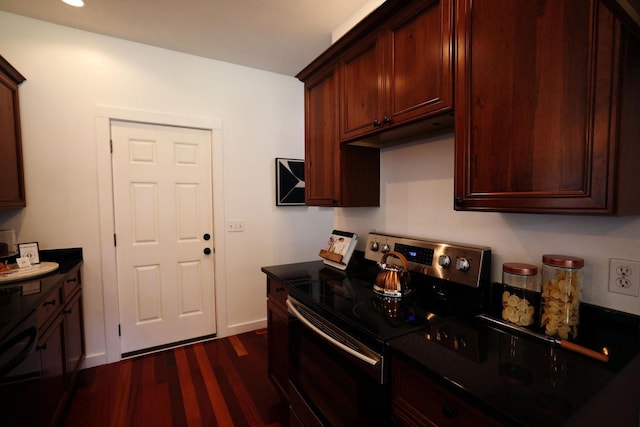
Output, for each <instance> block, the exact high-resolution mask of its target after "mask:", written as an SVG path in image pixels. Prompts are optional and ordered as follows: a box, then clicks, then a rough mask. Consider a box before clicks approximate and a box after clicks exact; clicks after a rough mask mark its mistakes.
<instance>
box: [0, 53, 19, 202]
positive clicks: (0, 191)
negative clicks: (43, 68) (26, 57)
mask: <svg viewBox="0 0 640 427" xmlns="http://www.w3.org/2000/svg"><path fill="white" fill-rule="evenodd" d="M22 81H24V77H22V76H21V75H20V74H19V73H18V72H17V71H16V70H15V69H13V67H11V65H9V64H8V63H7V62H6V61H5V60H4V59H3V58H2V57H1V56H0V153H2V155H0V182H1V183H2V185H0V208H22V207H25V194H24V176H23V170H22V142H21V136H20V108H19V104H18V84H19V83H21V82H22Z"/></svg>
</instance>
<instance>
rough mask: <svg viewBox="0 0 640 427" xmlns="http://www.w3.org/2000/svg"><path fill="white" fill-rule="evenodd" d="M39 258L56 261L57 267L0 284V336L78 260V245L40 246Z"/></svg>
mask: <svg viewBox="0 0 640 427" xmlns="http://www.w3.org/2000/svg"><path fill="white" fill-rule="evenodd" d="M40 261H50V262H57V263H58V264H59V267H58V269H57V270H55V271H53V272H51V273H48V274H46V275H43V276H38V277H33V278H29V279H25V280H20V281H16V282H9V283H3V284H0V339H2V338H3V337H4V336H5V335H6V334H8V333H9V332H10V331H11V330H12V329H13V328H14V327H15V326H16V325H17V324H18V323H19V322H20V321H21V320H22V319H24V318H25V317H26V316H27V315H28V314H29V313H31V311H33V310H35V309H36V307H38V306H39V305H40V304H41V303H42V301H44V300H45V299H46V298H47V297H48V296H49V295H51V292H54V291H55V290H56V289H57V288H59V287H61V286H62V284H63V282H64V279H65V278H66V277H67V274H68V273H69V272H70V271H71V270H73V269H74V268H75V267H77V266H79V265H80V264H81V263H82V249H81V248H69V249H51V250H41V251H40ZM9 262H10V263H11V262H12V260H9Z"/></svg>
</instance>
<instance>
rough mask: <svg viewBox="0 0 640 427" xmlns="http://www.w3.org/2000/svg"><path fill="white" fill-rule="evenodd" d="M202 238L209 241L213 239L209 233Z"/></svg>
mask: <svg viewBox="0 0 640 427" xmlns="http://www.w3.org/2000/svg"><path fill="white" fill-rule="evenodd" d="M202 238H203V239H204V240H209V239H211V234H209V233H204V236H202Z"/></svg>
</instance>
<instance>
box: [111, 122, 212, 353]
mask: <svg viewBox="0 0 640 427" xmlns="http://www.w3.org/2000/svg"><path fill="white" fill-rule="evenodd" d="M111 138H112V145H113V153H112V167H113V191H114V218H115V231H116V240H117V245H116V262H117V277H118V299H119V305H120V307H119V309H120V326H121V351H122V353H123V354H125V353H129V352H135V351H139V350H143V349H147V348H151V347H156V346H163V345H168V344H171V343H174V342H179V341H183V340H190V339H196V338H198V337H203V336H207V335H211V334H214V333H215V332H216V325H215V304H214V282H213V277H214V275H213V269H214V254H213V213H212V209H213V203H212V197H213V193H212V179H211V176H212V174H211V142H212V141H211V132H210V131H207V130H201V129H190V128H180V127H170V126H160V125H152V124H142V123H132V122H124V121H112V123H111ZM207 236H208V240H207ZM207 250H209V251H211V252H210V253H209V254H206V253H205V252H206V251H207Z"/></svg>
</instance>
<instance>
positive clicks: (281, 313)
mask: <svg viewBox="0 0 640 427" xmlns="http://www.w3.org/2000/svg"><path fill="white" fill-rule="evenodd" d="M267 328H268V331H269V332H268V334H269V336H268V350H269V352H268V369H269V376H270V377H271V379H272V381H273V382H274V384H275V385H276V387H277V388H278V391H280V393H281V394H282V395H283V396H287V395H288V386H289V313H288V312H287V311H285V310H282V308H280V307H279V306H278V305H276V304H274V303H273V302H271V300H269V301H268V302H267Z"/></svg>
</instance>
